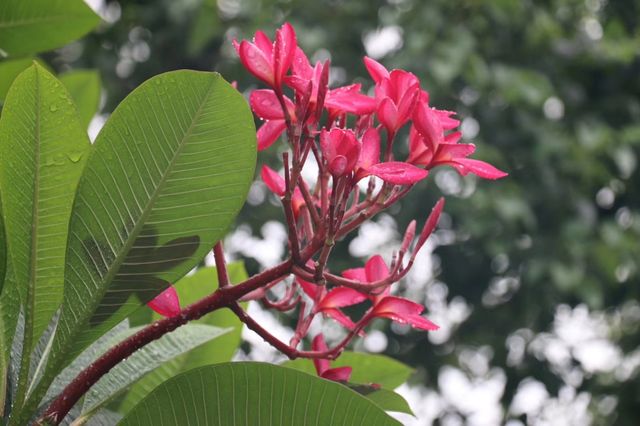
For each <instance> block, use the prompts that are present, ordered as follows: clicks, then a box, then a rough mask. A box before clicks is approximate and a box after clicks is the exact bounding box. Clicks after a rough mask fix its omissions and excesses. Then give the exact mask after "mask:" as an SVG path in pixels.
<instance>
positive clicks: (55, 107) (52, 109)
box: [49, 105, 58, 112]
mask: <svg viewBox="0 0 640 426" xmlns="http://www.w3.org/2000/svg"><path fill="white" fill-rule="evenodd" d="M57 110H58V107H57V106H55V105H51V106H50V107H49V111H51V112H56V111H57Z"/></svg>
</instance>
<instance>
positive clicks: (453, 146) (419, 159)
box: [407, 104, 507, 179]
mask: <svg viewBox="0 0 640 426" xmlns="http://www.w3.org/2000/svg"><path fill="white" fill-rule="evenodd" d="M452 114H453V113H451V112H448V111H439V110H436V109H433V108H429V107H428V106H426V105H423V104H420V105H418V106H417V107H416V111H415V114H414V120H413V123H414V126H412V128H411V130H410V132H409V158H408V159H407V161H408V162H410V163H413V164H416V165H422V166H427V168H433V167H436V166H440V165H449V166H452V167H453V168H455V169H456V170H457V171H458V173H460V174H461V175H463V176H464V175H467V174H469V173H473V174H475V175H477V176H478V177H481V178H484V179H500V178H502V177H505V176H507V173H505V172H503V171H501V170H499V169H497V168H495V167H494V166H492V165H491V164H489V163H485V162H484V161H480V160H474V159H471V158H466V157H468V156H470V155H471V154H473V152H474V151H475V149H476V147H475V145H474V144H464V143H458V141H459V140H460V137H461V136H462V134H461V133H460V132H453V133H448V134H445V130H450V129H452V128H455V126H457V120H454V119H452V118H451V117H450V116H451V115H452ZM452 126H453V127H452Z"/></svg>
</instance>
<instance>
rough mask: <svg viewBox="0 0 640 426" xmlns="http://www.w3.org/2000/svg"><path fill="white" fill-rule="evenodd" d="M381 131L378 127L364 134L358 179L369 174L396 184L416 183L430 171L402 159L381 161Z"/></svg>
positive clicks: (357, 172)
mask: <svg viewBox="0 0 640 426" xmlns="http://www.w3.org/2000/svg"><path fill="white" fill-rule="evenodd" d="M379 161H380V133H378V130H377V129H376V128H370V129H368V130H367V131H366V132H365V133H364V135H363V136H362V147H361V149H360V157H359V158H358V163H357V164H356V179H357V180H360V179H362V178H364V177H367V176H369V175H373V176H377V177H379V178H380V179H382V180H383V181H385V182H388V183H391V184H394V185H408V184H414V183H416V182H418V181H420V180H422V179H424V178H425V177H427V174H428V172H427V171H426V170H424V169H421V168H418V167H416V166H414V165H412V164H409V163H404V162H401V161H389V162H385V163H380V162H379Z"/></svg>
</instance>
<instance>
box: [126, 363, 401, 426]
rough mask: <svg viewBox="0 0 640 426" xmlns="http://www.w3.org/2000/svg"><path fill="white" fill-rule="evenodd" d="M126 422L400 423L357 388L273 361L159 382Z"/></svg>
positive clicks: (190, 373) (193, 372)
mask: <svg viewBox="0 0 640 426" xmlns="http://www.w3.org/2000/svg"><path fill="white" fill-rule="evenodd" d="M120 424H121V425H122V426H126V425H163V424H188V425H194V426H195V425H203V426H204V425H207V426H212V425H224V426H233V425H239V426H240V425H242V426H244V425H255V424H266V425H332V426H336V425H348V426H352V425H355V424H363V425H369V424H371V425H374V424H375V425H399V424H400V423H399V422H397V421H396V420H394V419H393V418H391V417H389V415H388V414H386V413H385V412H384V411H383V410H382V409H380V408H379V407H378V406H377V405H375V404H374V403H372V402H371V401H369V400H368V399H366V398H364V397H363V396H361V395H359V394H358V393H357V392H354V391H352V390H351V389H349V388H347V387H345V386H343V385H341V384H338V383H334V382H330V381H328V380H324V379H320V378H317V377H314V376H311V375H309V374H306V373H302V372H299V371H295V370H292V369H289V368H283V367H279V366H275V365H270V364H262V363H253V362H242V363H228V364H217V365H209V366H205V367H200V368H197V369H193V370H190V371H188V372H186V373H183V374H180V375H178V376H176V377H174V378H172V379H170V380H169V381H167V382H165V383H163V384H162V385H160V386H158V387H157V388H156V389H155V390H154V391H153V392H152V393H151V394H150V395H149V396H147V397H146V398H145V399H144V400H143V401H142V402H140V404H138V405H137V406H136V407H135V408H134V409H133V410H132V411H131V412H129V414H127V415H126V416H125V417H124V419H123V420H122V422H121V423H120Z"/></svg>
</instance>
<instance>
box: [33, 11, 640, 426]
mask: <svg viewBox="0 0 640 426" xmlns="http://www.w3.org/2000/svg"><path fill="white" fill-rule="evenodd" d="M101 13H102V15H103V17H104V18H105V20H106V21H107V22H104V23H103V24H102V26H101V27H100V29H99V30H98V31H97V32H94V33H92V34H90V35H89V36H88V37H86V38H85V39H84V40H83V41H82V42H79V43H75V44H72V45H70V46H67V47H65V48H63V49H61V50H59V51H57V52H55V53H50V54H47V55H45V59H46V60H47V61H48V62H49V63H50V64H51V65H52V66H53V67H54V68H56V69H57V70H58V71H65V70H68V69H71V68H73V69H76V68H97V69H99V70H100V73H101V77H102V81H103V82H104V86H105V90H106V103H105V104H104V107H103V112H110V111H111V110H112V109H113V108H114V106H115V105H116V104H117V103H118V102H120V101H121V100H122V98H123V97H124V96H125V95H126V94H127V93H129V92H130V91H131V90H132V89H133V88H135V87H137V86H138V85H139V84H140V83H142V82H143V81H144V80H146V79H148V78H149V77H151V76H152V75H155V74H158V73H160V72H164V71H168V70H172V69H177V68H194V69H215V70H218V71H220V72H221V73H222V74H223V75H224V76H226V78H228V79H230V80H237V81H238V85H239V87H240V88H242V89H247V88H251V87H253V86H255V82H254V81H253V80H252V78H251V77H250V76H249V74H248V73H247V72H245V71H244V70H242V68H241V66H240V64H239V61H238V60H237V59H236V57H235V55H234V52H233V50H232V47H231V44H230V40H231V39H233V38H242V37H248V36H250V35H251V34H252V33H253V32H254V31H255V30H256V29H263V30H265V31H266V32H267V33H270V34H272V33H273V30H274V29H275V28H276V27H277V26H278V25H280V24H281V23H282V22H283V21H284V20H288V21H290V22H291V23H292V24H293V25H294V26H295V28H296V30H297V33H298V40H299V44H300V45H301V46H302V47H303V48H304V49H305V51H306V52H307V53H308V54H309V55H310V56H312V57H315V58H326V57H327V55H328V54H329V53H328V52H330V54H331V60H332V64H333V66H334V67H335V69H334V72H333V75H334V79H335V83H336V84H341V83H345V82H349V81H352V80H356V81H362V82H364V83H365V85H366V86H367V87H370V83H368V79H367V75H366V71H365V69H364V66H363V64H362V61H361V58H362V56H363V55H364V54H366V50H365V45H366V43H365V40H372V39H371V38H368V35H369V36H370V35H371V34H376V31H379V30H381V29H387V30H388V29H391V32H393V33H394V34H396V35H398V34H399V35H400V38H399V40H400V43H395V44H393V46H391V47H392V48H390V49H383V53H384V55H383V57H382V58H380V61H381V62H383V63H384V64H385V65H386V66H387V67H388V68H405V69H407V70H409V71H412V72H414V73H415V74H416V75H418V76H419V77H420V78H421V81H422V82H423V87H424V88H426V89H427V90H428V91H429V92H430V94H431V100H432V103H433V104H434V105H436V106H438V107H439V108H444V109H450V110H454V111H457V112H458V114H459V117H460V118H461V119H462V120H463V131H464V133H465V136H466V137H467V139H468V140H472V141H473V142H474V143H476V144H477V146H478V151H477V155H476V157H477V158H480V159H483V160H487V161H490V162H492V163H493V164H495V165H496V166H498V167H499V168H501V169H503V170H506V171H508V172H509V173H510V176H509V177H508V178H506V179H503V180H501V181H498V182H486V181H477V180H474V179H473V178H465V179H460V178H459V177H457V176H456V175H455V174H454V173H452V172H451V171H447V170H439V171H436V172H435V173H434V174H433V176H432V177H433V178H432V179H430V182H429V184H428V185H424V184H423V185H420V186H419V187H418V188H417V189H416V190H415V191H414V194H413V196H412V197H411V198H410V199H409V200H408V201H407V202H405V203H404V204H403V205H402V208H401V209H400V210H398V211H394V212H393V215H394V217H395V219H396V220H397V221H398V223H399V228H401V229H402V228H403V227H404V226H405V225H406V224H407V222H408V221H409V220H410V218H412V217H421V218H424V217H426V215H427V212H428V211H429V210H430V208H431V206H432V205H433V204H434V202H435V200H436V199H437V197H438V196H439V195H440V194H441V193H444V194H445V195H446V196H447V198H448V203H447V206H446V212H447V213H448V215H449V217H450V219H451V220H450V221H446V223H445V225H446V226H445V227H446V228H447V229H448V230H449V231H451V232H453V234H454V235H455V239H454V240H453V242H452V243H451V244H446V245H444V244H443V245H441V246H440V247H439V248H438V249H437V250H436V252H435V253H436V255H437V256H438V258H439V259H440V261H441V262H439V265H440V266H439V267H438V271H439V275H438V277H437V279H438V280H440V281H442V282H444V283H446V285H447V286H448V289H449V293H448V294H449V296H448V298H449V299H452V298H454V297H456V296H462V297H464V299H465V300H466V301H467V303H468V304H469V305H471V306H472V307H473V311H472V313H471V316H470V317H469V319H468V320H467V321H466V322H464V323H463V324H462V325H461V326H460V328H459V329H458V330H457V331H455V332H454V334H453V335H452V337H451V339H450V340H449V341H448V342H446V343H445V344H443V345H441V346H440V347H435V345H434V344H433V343H431V342H429V340H427V339H426V338H425V337H424V336H423V335H417V334H413V333H410V334H408V335H395V334H393V333H391V331H389V332H388V337H389V339H390V343H389V345H388V349H387V352H388V353H389V354H390V355H392V356H394V357H397V358H399V359H401V360H402V361H405V362H407V363H409V364H411V365H412V366H415V367H417V368H418V369H419V371H420V372H421V375H420V376H419V377H421V378H422V379H423V380H424V382H425V384H426V385H427V386H430V387H434V386H436V384H435V380H436V376H437V373H438V371H439V369H440V367H441V366H443V365H449V364H457V363H458V356H459V354H460V351H461V350H463V349H464V348H466V347H479V346H485V345H486V346H489V347H490V348H491V349H492V351H493V357H492V360H491V365H493V366H498V367H502V368H504V370H505V373H506V374H507V385H506V391H505V394H504V395H503V397H502V402H503V404H504V407H505V408H507V407H508V406H509V405H510V403H511V399H512V398H513V395H514V393H515V391H516V389H517V386H518V384H519V383H520V382H521V381H522V380H523V379H524V378H526V377H533V378H535V379H536V380H539V381H541V382H543V383H544V384H545V385H546V387H547V389H548V390H549V392H550V393H552V394H555V393H556V392H557V390H558V388H559V387H560V386H561V385H562V384H563V383H564V379H563V378H561V377H560V375H559V374H554V373H553V372H552V371H550V369H549V365H548V364H547V363H545V362H544V360H541V359H539V357H535V356H533V355H532V354H531V353H529V352H527V353H526V354H525V355H524V357H523V359H522V360H521V362H520V363H518V364H517V365H515V366H508V365H507V357H508V346H507V345H506V344H505V339H506V338H507V336H509V335H511V334H513V333H514V332H515V331H516V330H519V329H527V330H531V331H532V332H533V333H539V332H542V331H547V330H549V329H550V327H551V324H552V322H553V320H554V313H555V312H556V307H557V306H558V305H559V304H567V305H569V306H576V305H579V304H585V305H587V306H588V307H589V309H591V310H596V311H603V312H606V313H615V312H619V311H621V310H622V309H623V308H624V307H628V306H631V305H630V304H632V303H634V301H637V300H638V298H639V296H640V294H639V293H640V285H639V284H640V263H639V262H640V260H639V259H640V244H639V243H638V240H639V237H640V185H639V184H640V173H639V172H638V156H639V155H640V1H638V0H627V1H615V0H609V1H606V0H580V1H579V0H546V1H536V2H533V1H520V0H499V1H489V0H467V1H458V2H451V1H447V0H434V1H429V2H425V1H419V0H387V1H382V0H374V1H367V2H363V1H356V0H354V1H347V0H342V1H340V0H308V1H302V0H290V1H274V0H219V1H214V0H203V1H202V2H199V1H197V0H181V1H178V0H137V1H133V0H128V1H124V0H122V1H119V2H118V1H114V0H111V1H107V2H106V4H104V5H103V7H102V9H101ZM109 21H110V22H109ZM378 34H380V33H378ZM373 40H375V39H373ZM396 41H397V40H396ZM370 43H371V46H366V47H369V48H370V49H372V48H376V46H375V44H376V43H373V42H370ZM378 43H379V46H377V48H378V49H376V51H378V52H379V51H380V48H381V46H380V45H382V44H383V42H382V41H379V42H378ZM382 47H384V46H382ZM385 50H386V51H385ZM400 149H402V147H400ZM404 149H406V147H405V148H404ZM270 155H271V156H272V158H271V159H272V160H273V159H275V152H271V153H267V154H265V155H263V156H262V158H263V160H264V161H270V159H269V156H270ZM279 215H280V212H279V208H278V207H277V206H271V205H267V206H266V207H265V208H260V209H255V208H254V209H252V208H250V206H249V207H248V208H245V210H244V212H243V215H242V216H241V217H240V219H239V222H248V223H250V224H252V225H253V226H254V227H256V229H257V227H259V226H260V224H262V223H264V221H265V220H267V219H277V218H279V217H280V216H279ZM341 247H342V248H341V249H342V250H344V251H343V252H342V254H343V256H339V257H340V258H342V259H343V261H341V262H344V263H340V262H336V263H335V265H334V266H335V268H336V269H338V270H339V269H340V268H342V267H346V266H347V265H349V266H352V265H353V262H350V263H349V261H348V256H347V255H346V254H347V252H346V247H347V244H343V245H342V246H341ZM248 265H249V269H251V268H254V271H255V267H256V265H255V263H254V264H253V266H252V263H251V261H250V260H249V264H248ZM254 271H250V272H254ZM505 279H507V280H508V281H507V282H508V283H511V284H510V285H508V286H507V287H505V286H504V285H502V286H501V285H499V283H500V282H503V283H504V282H505V281H504V280H505ZM501 280H502V281H501ZM505 288H506V290H505ZM639 327H640V326H639V324H638V319H637V318H636V321H635V322H631V323H623V324H622V325H621V326H620V327H619V328H617V329H614V330H613V331H612V335H611V336H610V338H611V339H612V340H613V341H614V342H616V344H617V345H619V346H620V347H621V348H622V350H623V351H625V353H628V352H631V351H633V350H635V349H636V348H637V347H638V346H639V344H640V329H639ZM636 373H637V372H636ZM636 376H637V374H634V375H632V376H631V378H630V379H627V380H619V379H616V378H615V377H614V375H613V374H609V373H606V374H605V373H603V374H586V375H585V377H584V380H582V381H581V383H580V384H579V385H578V388H579V390H580V391H588V392H590V393H591V394H592V395H593V398H594V401H597V400H598V398H600V397H603V396H604V395H613V396H615V397H616V398H617V400H618V403H617V408H616V414H615V415H614V414H612V415H611V416H612V417H610V418H609V419H608V420H606V421H605V420H604V419H603V418H602V417H601V414H598V412H596V411H594V412H593V416H594V418H595V419H600V420H601V421H602V422H603V424H612V423H617V424H624V425H627V424H628V425H632V424H637V423H638V422H639V421H640V415H639V414H638V411H637V407H638V404H640V382H639V381H638V380H637V377H636Z"/></svg>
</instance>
